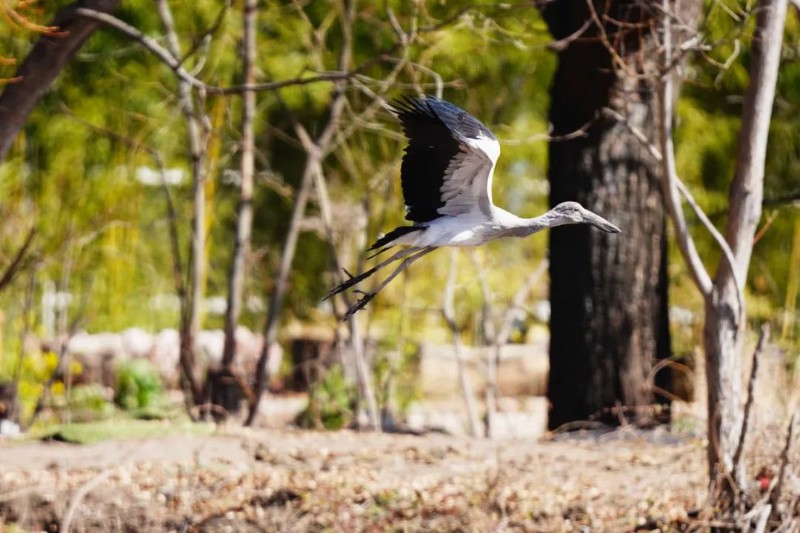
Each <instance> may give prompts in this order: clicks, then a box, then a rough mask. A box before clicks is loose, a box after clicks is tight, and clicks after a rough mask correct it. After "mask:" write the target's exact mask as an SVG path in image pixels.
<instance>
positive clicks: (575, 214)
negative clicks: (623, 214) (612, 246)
mask: <svg viewBox="0 0 800 533" xmlns="http://www.w3.org/2000/svg"><path fill="white" fill-rule="evenodd" d="M548 215H549V217H548V218H549V219H550V220H549V222H550V224H549V225H550V226H563V225H564V224H591V225H592V226H594V227H596V228H597V229H601V230H603V231H605V232H607V233H621V232H620V229H619V228H618V227H616V226H615V225H614V224H612V223H611V222H609V221H608V220H606V219H604V218H603V217H601V216H600V215H597V214H595V213H592V212H591V211H589V210H588V209H586V208H584V207H583V206H582V205H581V204H579V203H578V202H562V203H560V204H558V205H557V206H555V207H554V208H553V209H551V210H550V212H549V213H548Z"/></svg>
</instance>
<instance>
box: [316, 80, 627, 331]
mask: <svg viewBox="0 0 800 533" xmlns="http://www.w3.org/2000/svg"><path fill="white" fill-rule="evenodd" d="M392 111H393V112H394V113H395V114H396V115H397V118H398V119H399V120H400V123H401V124H402V126H403V132H404V133H405V136H406V137H407V138H408V146H407V147H406V149H405V155H404V156H403V163H402V166H401V171H400V179H401V181H402V186H403V197H404V199H405V204H406V220H409V221H411V222H413V225H411V226H400V227H399V228H395V229H394V230H392V231H390V232H389V233H387V234H386V235H383V236H381V237H380V238H379V239H378V240H377V241H375V243H374V244H373V245H372V246H371V247H370V248H369V250H374V251H375V254H374V255H373V256H372V257H374V256H375V255H378V254H380V253H381V252H383V251H385V250H388V249H389V248H392V247H393V246H396V245H403V246H405V248H403V249H401V250H399V251H397V252H395V253H394V254H393V255H391V256H389V257H388V258H387V259H385V260H384V261H381V262H380V263H378V264H377V265H376V266H374V267H373V268H371V269H369V270H367V271H365V272H363V273H362V274H359V275H357V276H353V275H351V274H350V273H349V272H347V271H345V273H346V274H347V275H348V276H349V279H347V280H345V281H344V282H342V283H340V284H339V285H337V286H336V287H334V288H333V289H331V291H330V292H329V293H328V294H327V295H326V296H325V299H326V300H327V299H328V298H331V297H332V296H335V295H337V294H339V293H341V292H343V291H345V290H347V289H349V288H350V287H353V286H356V285H358V284H359V283H360V282H362V281H364V280H365V279H367V278H369V277H371V276H373V275H374V274H375V273H376V272H378V271H379V270H381V269H383V268H384V267H386V266H388V265H390V264H392V263H395V262H397V261H401V260H402V262H401V263H400V264H399V265H398V266H397V267H396V268H395V269H394V271H392V273H391V274H389V275H388V276H387V277H386V278H385V279H384V280H383V281H381V282H380V283H379V284H378V285H377V286H376V287H375V288H374V289H373V290H372V291H371V292H365V291H358V292H359V293H360V294H361V295H362V296H361V298H360V299H359V300H358V301H357V302H355V303H354V304H353V305H352V306H350V308H349V309H348V310H347V313H346V314H345V316H344V318H345V319H346V318H348V317H350V316H352V315H353V314H354V313H356V312H357V311H359V310H360V309H363V308H364V307H365V306H366V305H367V303H369V302H370V300H372V299H373V298H374V297H375V296H376V295H377V294H378V293H379V292H380V291H381V289H383V288H384V287H385V286H386V285H388V284H389V282H391V281H392V280H393V279H394V278H395V277H396V276H397V275H398V274H399V273H400V272H402V271H403V270H405V269H407V268H408V267H409V266H411V264H412V263H413V262H415V261H417V260H418V259H420V258H421V257H423V256H425V255H427V254H429V253H431V252H432V251H434V250H436V249H437V248H441V247H443V246H479V245H481V244H484V243H486V242H489V241H492V240H495V239H499V238H502V237H527V236H528V235H531V234H533V233H536V232H538V231H542V230H543V229H545V228H553V227H556V226H562V225H565V224H591V225H592V226H595V227H596V228H598V229H601V230H603V231H605V232H608V233H620V230H619V228H618V227H616V226H615V225H614V224H612V223H611V222H609V221H607V220H606V219H604V218H603V217H601V216H599V215H597V214H595V213H593V212H591V211H589V210H588V209H585V208H584V207H583V206H581V205H580V204H579V203H577V202H563V203H560V204H558V205H557V206H555V207H554V208H553V209H551V210H550V211H548V212H547V213H545V214H544V215H541V216H538V217H534V218H521V217H518V216H516V215H514V214H512V213H509V212H508V211H506V210H505V209H501V208H499V207H497V206H496V205H494V203H492V175H493V174H494V167H495V165H496V164H497V158H498V156H499V155H500V144H499V143H498V142H497V138H496V137H495V136H494V134H492V132H491V131H489V129H488V128H487V127H486V126H484V125H483V124H482V123H481V122H480V121H479V120H478V119H476V118H475V117H473V116H472V115H470V114H469V113H467V112H466V111H464V110H463V109H461V108H459V107H457V106H455V105H453V104H451V103H450V102H446V101H444V100H440V99H439V98H435V97H433V96H422V97H419V98H411V97H406V98H403V99H402V100H396V101H395V102H394V103H393V105H392Z"/></svg>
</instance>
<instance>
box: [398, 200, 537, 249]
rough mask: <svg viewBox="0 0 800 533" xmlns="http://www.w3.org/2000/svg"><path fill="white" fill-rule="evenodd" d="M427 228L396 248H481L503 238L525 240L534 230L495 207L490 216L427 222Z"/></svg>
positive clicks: (408, 236) (404, 238)
mask: <svg viewBox="0 0 800 533" xmlns="http://www.w3.org/2000/svg"><path fill="white" fill-rule="evenodd" d="M426 226H427V228H426V229H425V231H420V232H415V233H407V234H405V235H402V236H400V237H398V238H397V239H395V240H394V241H393V244H402V245H406V246H414V247H417V248H426V247H428V246H439V247H440V246H480V245H481V244H486V243H487V242H489V241H493V240H495V239H500V238H502V237H525V236H527V235H530V234H531V233H533V232H532V231H526V229H528V228H530V229H533V228H531V227H530V225H529V224H528V223H527V222H526V219H524V218H520V217H518V216H517V215H514V214H512V213H509V212H508V211H506V210H505V209H501V208H499V207H496V206H492V209H491V212H490V213H489V214H488V215H486V214H484V213H482V212H474V213H467V214H464V215H459V216H457V217H450V216H447V217H441V218H437V219H436V220H432V221H430V222H427V223H426ZM442 243H447V244H446V245H443V244H442Z"/></svg>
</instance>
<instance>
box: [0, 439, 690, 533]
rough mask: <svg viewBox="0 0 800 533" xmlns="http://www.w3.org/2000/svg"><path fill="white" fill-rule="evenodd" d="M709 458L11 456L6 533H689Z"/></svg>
mask: <svg viewBox="0 0 800 533" xmlns="http://www.w3.org/2000/svg"><path fill="white" fill-rule="evenodd" d="M704 453H705V452H704V448H703V443H702V442H701V441H700V440H699V439H677V438H674V437H672V436H671V435H669V434H667V433H664V432H655V433H639V432H635V431H634V430H621V431H617V432H614V433H609V434H604V435H602V434H584V435H583V436H582V437H581V436H579V435H572V436H570V437H568V438H555V439H553V438H551V439H549V440H545V441H540V442H532V441H523V440H512V441H501V442H492V441H488V440H476V439H471V438H466V437H450V436H445V435H439V434H433V435H427V436H408V435H385V434H374V433H356V432H351V431H343V432H336V433H319V432H307V431H299V430H290V429H284V430H267V429H259V430H242V429H233V428H230V429H223V430H221V431H218V432H216V433H215V434H213V435H207V436H196V435H195V436H189V435H183V436H171V437H163V438H151V439H145V440H137V441H110V442H103V443H99V444H93V445H83V446H78V445H71V444H64V443H56V442H53V443H39V442H29V443H7V442H6V443H3V442H2V441H0V530H3V528H4V527H5V528H6V530H9V531H17V530H19V529H22V530H35V531H38V530H47V531H59V530H62V531H63V530H64V526H71V530H72V531H236V532H238V531H287V532H288V531H291V532H295V531H342V532H349V531H376V532H379V531H583V530H586V531H588V530H590V529H591V530H592V531H631V530H633V529H634V528H635V527H636V526H637V525H641V524H645V523H648V525H649V526H650V527H649V528H648V529H654V528H655V527H656V524H659V523H660V524H662V527H663V529H666V530H679V529H681V527H682V525H685V523H686V519H687V511H689V510H692V509H697V508H700V507H702V506H703V505H704V504H705V500H704V498H705V493H706V488H705V486H704V478H705V473H704V457H705V455H704ZM67 523H68V524H67ZM3 524H5V525H3Z"/></svg>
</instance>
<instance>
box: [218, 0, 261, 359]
mask: <svg viewBox="0 0 800 533" xmlns="http://www.w3.org/2000/svg"><path fill="white" fill-rule="evenodd" d="M256 10H257V5H256V0H246V1H245V3H244V14H243V17H242V24H243V26H244V37H243V39H242V48H243V52H244V54H243V56H244V57H243V70H244V80H243V82H244V84H245V85H253V84H254V83H255V79H256V77H255V69H254V65H255V58H256V27H255V26H256V24H255V23H256ZM255 109H256V93H255V92H253V91H247V92H245V93H244V95H243V97H242V147H241V148H242V158H241V167H240V169H241V180H242V182H241V185H240V188H239V212H238V216H237V219H236V236H235V238H234V248H233V260H232V261H231V270H230V275H229V276H228V303H227V309H226V311H225V346H224V349H223V352H222V366H223V368H225V369H228V370H229V369H230V366H231V364H233V360H234V357H235V356H236V325H237V323H238V321H239V314H240V313H241V310H242V286H243V285H244V268H245V264H244V263H245V256H246V255H247V251H248V249H249V248H250V232H251V230H252V227H253V174H254V156H255V140H254V135H253V117H254V115H255Z"/></svg>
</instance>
